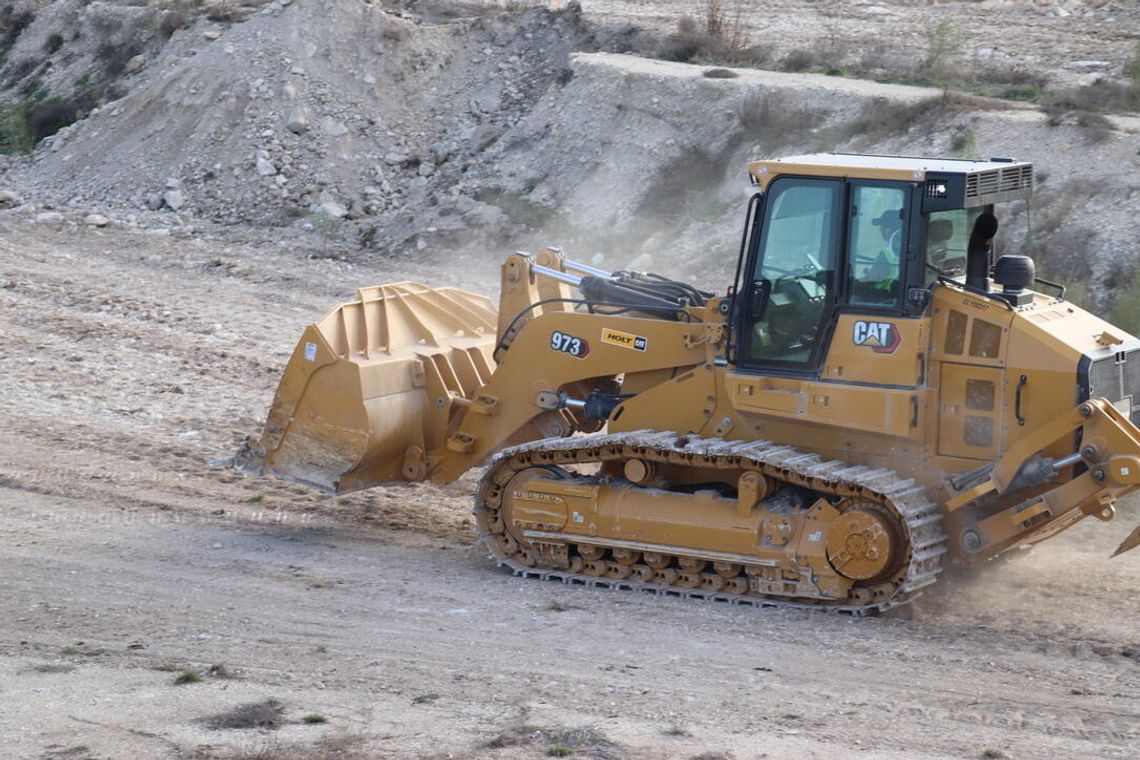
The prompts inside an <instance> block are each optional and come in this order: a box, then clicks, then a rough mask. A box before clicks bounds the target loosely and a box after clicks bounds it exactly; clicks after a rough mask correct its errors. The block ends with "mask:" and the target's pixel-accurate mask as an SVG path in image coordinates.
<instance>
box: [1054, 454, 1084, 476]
mask: <svg viewBox="0 0 1140 760" xmlns="http://www.w3.org/2000/svg"><path fill="white" fill-rule="evenodd" d="M1079 461H1081V453H1080V452H1079V451H1074V452H1073V453H1072V454H1069V455H1068V456H1067V457H1061V458H1060V459H1058V460H1057V461H1056V462H1054V463H1053V472H1060V471H1061V470H1063V469H1065V468H1066V467H1068V466H1069V465H1071V464H1076V463H1077V462H1079Z"/></svg>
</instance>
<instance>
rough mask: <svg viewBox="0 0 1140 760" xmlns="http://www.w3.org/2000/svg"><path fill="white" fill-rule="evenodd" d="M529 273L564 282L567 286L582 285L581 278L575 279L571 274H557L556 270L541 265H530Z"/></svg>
mask: <svg viewBox="0 0 1140 760" xmlns="http://www.w3.org/2000/svg"><path fill="white" fill-rule="evenodd" d="M530 271H532V272H534V273H535V274H541V275H546V276H547V277H550V278H552V279H555V280H558V281H559V282H565V283H567V284H568V285H574V286H577V285H580V284H581V283H582V278H581V277H575V276H574V275H572V274H566V273H565V272H559V271H558V270H557V269H551V268H550V267H544V266H542V265H541V264H531V265H530Z"/></svg>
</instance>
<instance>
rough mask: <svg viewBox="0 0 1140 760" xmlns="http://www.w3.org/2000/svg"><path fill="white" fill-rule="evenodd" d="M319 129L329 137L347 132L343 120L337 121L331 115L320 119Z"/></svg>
mask: <svg viewBox="0 0 1140 760" xmlns="http://www.w3.org/2000/svg"><path fill="white" fill-rule="evenodd" d="M321 129H323V130H324V132H325V134H326V135H328V136H329V137H340V136H341V135H346V134H348V127H346V126H345V125H344V122H340V121H337V120H336V119H334V118H332V117H331V116H326V117H325V118H323V119H321Z"/></svg>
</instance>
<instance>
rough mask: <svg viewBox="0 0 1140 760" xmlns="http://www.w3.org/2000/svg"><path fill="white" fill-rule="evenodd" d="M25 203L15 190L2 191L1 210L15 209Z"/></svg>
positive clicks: (0, 194) (0, 197)
mask: <svg viewBox="0 0 1140 760" xmlns="http://www.w3.org/2000/svg"><path fill="white" fill-rule="evenodd" d="M23 202H24V199H23V198H21V197H20V194H19V193H17V192H16V191H15V190H0V208H15V207H16V206H19V205H20V204H21V203H23Z"/></svg>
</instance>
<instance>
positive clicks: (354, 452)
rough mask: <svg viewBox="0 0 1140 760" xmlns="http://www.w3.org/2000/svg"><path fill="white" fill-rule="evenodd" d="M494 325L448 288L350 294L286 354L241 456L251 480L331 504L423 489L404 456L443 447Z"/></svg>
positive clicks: (485, 302)
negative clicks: (275, 479)
mask: <svg viewBox="0 0 1140 760" xmlns="http://www.w3.org/2000/svg"><path fill="white" fill-rule="evenodd" d="M496 321H497V314H496V311H495V308H494V306H493V304H492V302H491V300H490V299H489V298H486V297H484V296H480V295H477V294H475V293H470V292H467V291H464V290H459V289H457V288H429V287H426V286H424V285H420V284H418V283H413V282H402V283H397V284H393V285H380V286H377V287H371V288H365V289H362V290H360V291H358V292H357V297H356V300H355V301H352V302H351V303H346V304H342V305H341V306H339V307H337V308H336V309H334V310H333V311H332V312H331V313H330V314H329V315H328V316H326V317H325V318H324V319H322V320H321V321H320V322H317V323H316V324H313V325H310V326H309V327H308V328H306V330H305V332H304V334H303V335H302V336H301V340H300V342H299V343H298V344H297V347H296V348H295V349H294V350H293V356H292V357H291V358H290V359H289V364H288V365H287V366H286V367H285V373H284V374H283V375H282V377H281V382H280V384H279V385H278V386H277V394H276V396H275V397H274V399H273V405H272V407H271V408H270V410H269V416H268V419H267V420H266V422H265V429H264V431H263V433H262V437H261V441H260V443H259V444H258V445H257V446H255V447H254V448H253V451H252V452H250V453H251V454H252V455H253V458H254V459H258V458H260V459H261V462H260V468H259V469H262V470H264V471H268V472H272V473H274V474H277V475H281V476H284V477H287V478H292V479H295V480H298V481H302V482H304V483H307V484H310V485H314V486H317V487H319V488H323V489H327V490H331V491H335V492H336V493H346V492H349V491H356V490H359V489H362V488H369V487H371V486H374V485H377V484H379V483H383V482H386V481H393V480H404V479H417V478H418V477H423V473H422V472H417V471H416V468H411V469H405V460H406V458H407V456H408V453H409V449H411V450H412V451H413V452H421V453H422V452H424V451H428V450H430V449H432V448H434V447H437V446H441V445H443V443H444V440H445V438H446V435H447V426H448V422H449V419H450V415H451V414H452V413H453V411H454V407H455V404H454V399H455V397H457V396H458V397H462V398H470V397H471V395H472V394H474V392H475V391H476V390H478V389H479V388H480V387H482V386H483V385H484V384H486V382H487V380H488V379H489V378H490V376H491V371H492V368H493V363H492V359H491V355H492V352H493V349H494V341H495V329H496ZM412 447H414V448H412ZM255 469H257V468H256V467H255Z"/></svg>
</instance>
